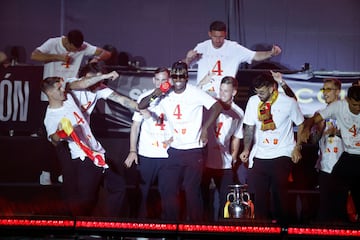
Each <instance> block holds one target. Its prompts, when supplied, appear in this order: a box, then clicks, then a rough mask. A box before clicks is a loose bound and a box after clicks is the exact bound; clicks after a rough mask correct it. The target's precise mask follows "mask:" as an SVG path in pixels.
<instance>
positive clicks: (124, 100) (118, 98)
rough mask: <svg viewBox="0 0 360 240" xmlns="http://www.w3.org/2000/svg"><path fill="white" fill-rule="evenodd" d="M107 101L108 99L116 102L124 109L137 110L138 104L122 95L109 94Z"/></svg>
mask: <svg viewBox="0 0 360 240" xmlns="http://www.w3.org/2000/svg"><path fill="white" fill-rule="evenodd" d="M107 99H109V100H111V101H113V102H116V103H118V104H120V105H122V106H124V107H126V108H129V109H132V110H134V111H138V110H139V108H138V104H137V103H136V102H135V101H134V100H131V99H130V98H128V97H126V96H124V95H120V94H119V93H117V92H115V91H114V92H113V93H111V94H110V96H109V97H108V98H107Z"/></svg>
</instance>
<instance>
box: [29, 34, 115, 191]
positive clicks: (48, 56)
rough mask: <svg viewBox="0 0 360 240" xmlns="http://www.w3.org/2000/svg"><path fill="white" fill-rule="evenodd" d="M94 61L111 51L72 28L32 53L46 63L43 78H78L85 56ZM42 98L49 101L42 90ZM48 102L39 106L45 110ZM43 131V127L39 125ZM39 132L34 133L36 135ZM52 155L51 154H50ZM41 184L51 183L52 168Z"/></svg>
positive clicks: (106, 57) (102, 58)
mask: <svg viewBox="0 0 360 240" xmlns="http://www.w3.org/2000/svg"><path fill="white" fill-rule="evenodd" d="M91 56H95V57H93V58H92V60H91V61H92V62H97V61H101V60H106V59H108V58H110V57H111V53H110V52H108V51H106V50H104V49H102V48H99V47H96V46H93V45H91V44H89V43H88V42H85V41H84V36H83V34H82V32H81V31H79V30H71V31H69V32H68V34H67V35H66V36H61V37H54V38H49V39H48V40H46V41H45V42H44V43H43V44H42V45H41V46H39V47H37V48H36V49H35V50H34V51H33V52H32V53H31V60H34V61H38V62H42V63H44V72H43V79H45V78H47V77H62V78H63V79H64V80H66V79H68V78H76V77H77V76H78V72H79V69H80V66H81V64H82V61H83V59H84V57H91ZM41 100H42V101H47V97H46V95H45V94H44V93H43V92H41ZM46 105H47V103H42V104H41V105H40V106H39V107H40V108H42V110H41V111H45V109H43V108H45V107H46ZM39 129H40V130H39V132H40V133H41V129H42V127H40V126H39ZM37 135H39V133H36V134H34V136H37ZM49 157H50V156H49ZM40 184H42V185H49V184H51V179H50V169H45V171H43V172H42V173H41V175H40Z"/></svg>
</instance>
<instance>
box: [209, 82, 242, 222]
mask: <svg viewBox="0 0 360 240" xmlns="http://www.w3.org/2000/svg"><path fill="white" fill-rule="evenodd" d="M237 88H238V81H237V80H236V79H235V78H234V77H224V78H223V79H222V80H221V85H220V98H219V100H218V101H219V102H220V104H221V105H222V106H223V110H222V111H221V113H220V114H219V116H218V118H217V119H216V121H215V123H214V124H213V125H212V126H211V128H210V130H209V137H208V139H209V142H208V144H207V155H206V157H205V168H204V172H203V179H202V192H203V199H204V213H205V214H204V215H205V217H208V218H209V220H211V219H212V217H211V216H208V215H209V213H212V212H213V211H212V210H211V208H212V204H211V201H210V199H211V197H210V191H209V185H210V182H211V179H213V181H214V183H215V185H216V188H217V190H218V193H219V213H215V214H217V215H218V216H219V217H220V218H223V209H224V206H225V203H226V196H227V193H229V185H231V184H235V179H236V170H235V169H234V168H233V167H234V166H235V163H236V160H237V158H238V153H239V149H240V139H242V138H243V131H242V128H243V124H242V120H243V117H244V111H243V110H242V109H241V108H240V107H239V106H238V105H236V103H235V102H233V98H234V96H235V95H236V93H237ZM215 219H217V217H215Z"/></svg>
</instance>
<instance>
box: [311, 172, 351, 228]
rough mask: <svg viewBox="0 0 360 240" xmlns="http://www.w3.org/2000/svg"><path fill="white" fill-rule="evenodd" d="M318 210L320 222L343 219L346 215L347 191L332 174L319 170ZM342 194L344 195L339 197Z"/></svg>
mask: <svg viewBox="0 0 360 240" xmlns="http://www.w3.org/2000/svg"><path fill="white" fill-rule="evenodd" d="M319 186H320V196H319V211H318V215H317V219H318V221H320V222H336V221H344V220H345V219H346V218H347V216H346V212H345V211H344V208H345V204H346V198H345V197H346V196H347V191H346V189H345V188H344V186H343V184H341V182H340V181H339V180H338V179H337V178H335V177H334V175H333V174H330V173H326V172H322V171H320V172H319ZM339 196H344V197H339Z"/></svg>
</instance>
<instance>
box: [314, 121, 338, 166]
mask: <svg viewBox="0 0 360 240" xmlns="http://www.w3.org/2000/svg"><path fill="white" fill-rule="evenodd" d="M332 127H334V128H336V129H338V126H337V124H336V120H334V119H331V118H328V119H325V128H324V131H326V130H328V129H329V128H332ZM343 151H344V144H343V141H342V139H341V138H340V137H338V136H336V135H335V136H329V135H323V136H322V137H321V138H320V140H319V159H318V161H317V163H316V167H317V168H318V169H320V170H321V171H323V172H327V173H331V172H332V169H333V167H334V165H335V163H336V162H337V161H338V160H339V158H340V156H341V154H342V153H343Z"/></svg>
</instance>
